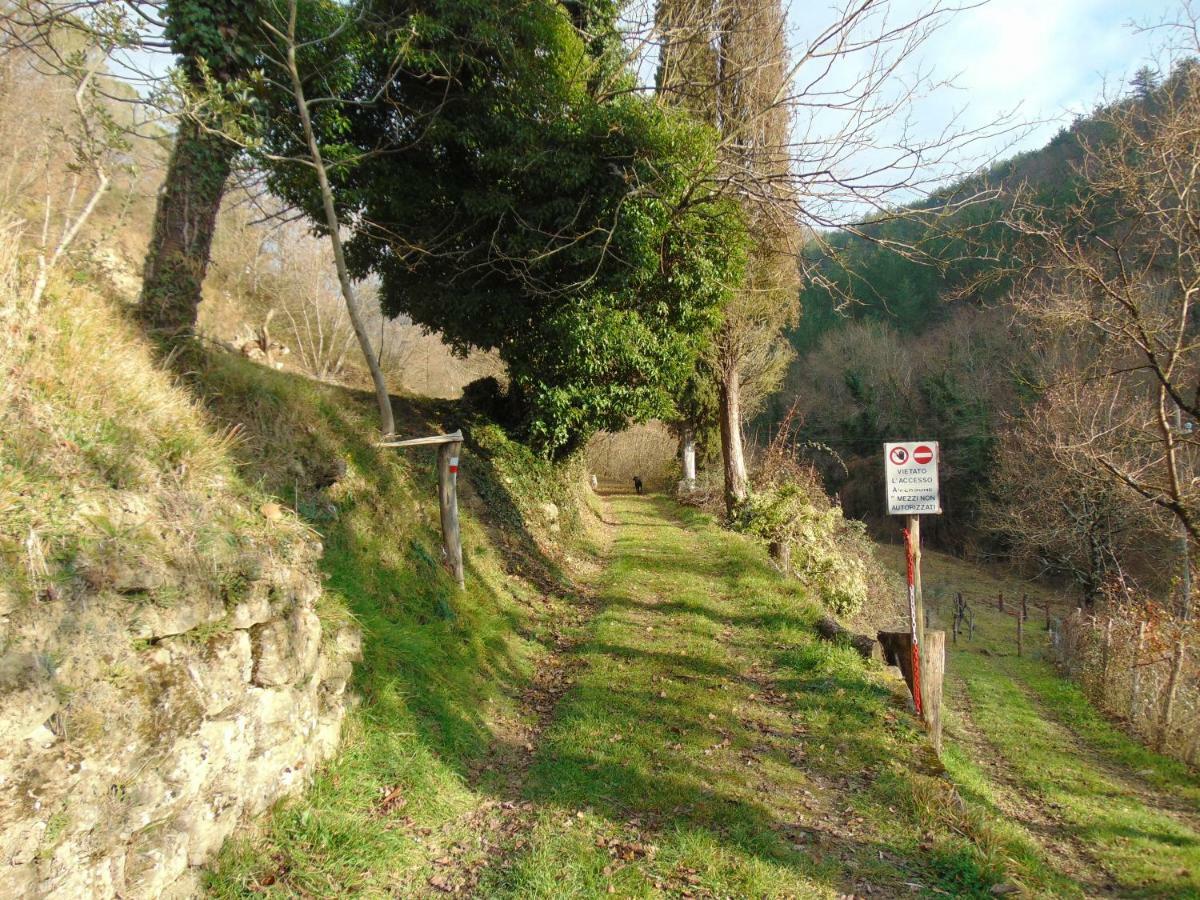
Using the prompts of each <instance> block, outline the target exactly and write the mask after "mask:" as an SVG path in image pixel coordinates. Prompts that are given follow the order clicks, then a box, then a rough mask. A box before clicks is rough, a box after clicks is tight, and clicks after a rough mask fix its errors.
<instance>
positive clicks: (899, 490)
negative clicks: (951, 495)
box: [883, 441, 942, 516]
mask: <svg viewBox="0 0 1200 900" xmlns="http://www.w3.org/2000/svg"><path fill="white" fill-rule="evenodd" d="M883 471H884V477H885V479H886V482H887V509H888V515H892V516H904V515H909V516H914V515H937V514H939V513H941V511H942V500H941V495H940V493H939V491H938V445H937V441H906V442H904V443H901V444H884V445H883Z"/></svg>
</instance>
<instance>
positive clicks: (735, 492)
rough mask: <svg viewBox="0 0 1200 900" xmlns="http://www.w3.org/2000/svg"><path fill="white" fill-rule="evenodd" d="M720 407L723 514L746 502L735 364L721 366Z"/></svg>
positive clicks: (740, 394)
mask: <svg viewBox="0 0 1200 900" xmlns="http://www.w3.org/2000/svg"><path fill="white" fill-rule="evenodd" d="M718 393H719V394H720V404H721V458H722V460H723V461H724V464H725V512H726V513H727V514H729V515H733V510H734V508H735V507H736V506H737V505H738V504H739V503H741V502H742V501H743V500H745V499H746V493H747V487H746V484H747V480H748V479H747V477H746V458H745V455H744V454H743V452H742V383H741V375H740V373H739V372H738V368H737V364H736V363H729V364H727V365H726V366H725V367H724V372H723V374H722V375H721V382H720V384H719V385H718Z"/></svg>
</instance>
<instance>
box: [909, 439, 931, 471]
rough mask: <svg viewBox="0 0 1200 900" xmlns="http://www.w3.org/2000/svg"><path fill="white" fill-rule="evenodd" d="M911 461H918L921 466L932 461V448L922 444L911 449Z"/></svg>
mask: <svg viewBox="0 0 1200 900" xmlns="http://www.w3.org/2000/svg"><path fill="white" fill-rule="evenodd" d="M913 462H916V463H920V464H921V465H923V466H924V465H928V464H929V463H931V462H933V449H932V448H930V447H926V446H925V445H924V444H922V445H921V446H920V447H918V448H917V449H916V450H914V451H913Z"/></svg>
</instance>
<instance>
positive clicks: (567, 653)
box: [395, 519, 610, 898]
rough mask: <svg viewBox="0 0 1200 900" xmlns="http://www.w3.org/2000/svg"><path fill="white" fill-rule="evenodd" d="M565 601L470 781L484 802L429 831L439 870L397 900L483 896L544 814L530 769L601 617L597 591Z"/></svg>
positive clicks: (400, 890) (405, 883)
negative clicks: (487, 881)
mask: <svg viewBox="0 0 1200 900" xmlns="http://www.w3.org/2000/svg"><path fill="white" fill-rule="evenodd" d="M602 521H604V522H605V524H606V525H609V524H610V523H609V522H608V520H607V519H603V520H602ZM558 599H559V601H560V603H563V604H564V607H565V613H564V616H563V619H562V620H561V621H560V622H559V623H558V624H557V626H556V627H555V628H554V629H553V630H552V640H553V643H552V645H551V646H550V648H549V649H547V651H546V652H545V654H544V655H543V656H542V657H541V658H540V659H538V660H537V662H536V663H535V665H534V671H533V674H532V677H531V678H530V681H529V684H528V686H527V687H526V688H525V690H524V691H522V693H521V697H520V703H519V706H518V714H517V716H516V717H515V718H505V719H495V720H493V723H492V726H493V733H494V734H495V741H494V743H493V744H492V747H491V748H490V750H489V751H488V754H487V755H486V756H485V757H484V759H483V760H481V761H480V762H479V763H478V764H477V765H476V766H474V768H473V770H472V772H471V773H470V775H469V781H470V782H471V783H472V786H473V788H474V790H475V791H476V792H477V793H479V794H480V795H481V799H480V802H479V803H478V805H477V806H475V807H474V808H472V809H469V810H467V811H466V812H465V813H464V814H463V815H461V816H459V817H458V818H457V819H455V820H454V821H452V822H448V823H446V824H445V825H443V826H442V828H440V829H439V830H438V831H437V832H436V833H435V832H434V831H433V830H431V829H427V830H426V831H427V833H426V834H425V835H424V837H425V838H426V840H425V842H424V843H425V846H426V850H427V852H428V855H429V856H430V857H431V867H421V868H418V869H413V870H411V871H409V872H406V873H404V876H403V877H402V878H401V881H400V883H399V884H397V885H396V886H395V895H396V896H398V897H406V898H407V897H472V896H476V895H477V891H478V888H479V884H480V882H481V881H482V880H483V879H484V878H485V877H486V875H487V873H488V872H489V871H490V870H491V869H493V868H501V867H504V866H505V865H506V864H507V863H508V861H509V860H510V859H511V857H512V856H513V854H514V853H517V852H519V851H520V850H521V849H522V848H523V847H524V846H525V845H526V843H527V839H526V836H527V835H528V834H529V833H530V832H531V831H532V829H533V827H534V822H535V819H536V815H537V811H536V809H535V807H534V805H533V804H532V803H529V802H528V801H525V800H523V799H522V793H523V791H524V788H525V783H526V781H527V779H528V777H529V770H530V768H531V767H532V765H533V761H534V758H535V755H536V753H537V749H538V745H539V744H540V742H541V738H542V735H543V734H544V733H545V731H546V730H547V728H549V726H550V724H551V722H552V721H553V718H554V713H555V711H556V710H557V708H558V705H559V703H560V702H561V701H562V698H563V696H564V695H565V694H566V693H567V691H568V690H570V688H571V685H572V684H573V683H574V681H575V678H576V676H577V674H578V670H579V669H580V667H581V666H582V664H583V661H582V659H581V658H579V656H578V655H577V654H576V650H577V648H578V647H579V645H580V644H581V643H582V642H583V641H584V640H585V638H586V635H587V629H588V626H589V625H590V623H591V621H592V619H593V618H594V617H595V616H596V614H597V612H598V611H599V604H598V602H597V599H596V595H595V592H594V591H592V590H590V589H589V588H588V587H587V586H584V587H583V588H581V589H580V590H578V591H577V592H575V593H573V594H571V595H568V596H562V597H559V598H558Z"/></svg>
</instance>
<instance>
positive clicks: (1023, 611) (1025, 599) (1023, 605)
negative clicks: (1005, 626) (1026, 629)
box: [1021, 594, 1029, 621]
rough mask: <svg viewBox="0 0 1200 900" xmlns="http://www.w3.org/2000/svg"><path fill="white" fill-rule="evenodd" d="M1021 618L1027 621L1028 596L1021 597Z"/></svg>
mask: <svg viewBox="0 0 1200 900" xmlns="http://www.w3.org/2000/svg"><path fill="white" fill-rule="evenodd" d="M1021 618H1022V619H1024V620H1025V621H1029V595H1028V594H1022V595H1021Z"/></svg>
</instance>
